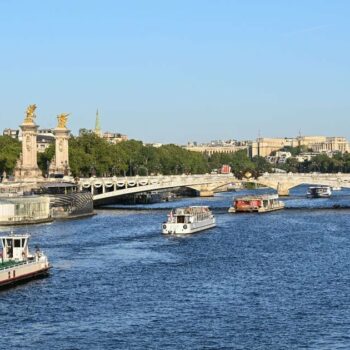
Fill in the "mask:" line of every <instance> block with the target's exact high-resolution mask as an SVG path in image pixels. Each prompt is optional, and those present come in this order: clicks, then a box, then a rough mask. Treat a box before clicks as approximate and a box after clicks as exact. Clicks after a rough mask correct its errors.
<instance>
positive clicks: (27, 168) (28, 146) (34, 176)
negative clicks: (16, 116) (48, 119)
mask: <svg viewBox="0 0 350 350" xmlns="http://www.w3.org/2000/svg"><path fill="white" fill-rule="evenodd" d="M35 109H36V105H31V106H29V107H28V108H27V111H26V114H27V116H26V118H25V119H24V122H23V124H22V125H20V128H21V129H22V153H21V157H20V159H19V160H18V161H17V165H16V168H15V179H16V180H20V181H23V180H29V181H33V180H39V179H42V173H41V170H40V169H39V167H38V162H37V141H36V137H37V134H38V128H39V126H38V125H36V124H35V122H34V119H35V117H36V116H35V113H34V112H35Z"/></svg>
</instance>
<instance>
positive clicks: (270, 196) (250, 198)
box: [234, 194, 278, 201]
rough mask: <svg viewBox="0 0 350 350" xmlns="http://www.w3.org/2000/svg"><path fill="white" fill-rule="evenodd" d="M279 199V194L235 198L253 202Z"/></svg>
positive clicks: (235, 198)
mask: <svg viewBox="0 0 350 350" xmlns="http://www.w3.org/2000/svg"><path fill="white" fill-rule="evenodd" d="M277 198H278V194H260V195H248V196H238V197H234V200H244V201H253V200H263V199H277Z"/></svg>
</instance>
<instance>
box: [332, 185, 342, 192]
mask: <svg viewBox="0 0 350 350" xmlns="http://www.w3.org/2000/svg"><path fill="white" fill-rule="evenodd" d="M332 191H341V187H340V186H334V187H332Z"/></svg>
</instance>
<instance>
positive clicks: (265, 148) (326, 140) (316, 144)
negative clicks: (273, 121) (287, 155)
mask: <svg viewBox="0 0 350 350" xmlns="http://www.w3.org/2000/svg"><path fill="white" fill-rule="evenodd" d="M300 146H304V147H305V148H307V149H308V150H310V151H312V152H314V153H332V152H340V153H345V152H349V150H350V146H349V142H348V141H347V140H346V138H345V137H326V136H299V137H296V138H287V137H286V138H265V137H263V138H258V139H257V140H256V141H255V142H252V144H251V155H252V157H254V156H261V157H268V156H270V155H271V153H272V152H276V151H279V150H281V149H283V148H285V147H300Z"/></svg>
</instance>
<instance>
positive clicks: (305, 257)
mask: <svg viewBox="0 0 350 350" xmlns="http://www.w3.org/2000/svg"><path fill="white" fill-rule="evenodd" d="M304 194H305V188H299V189H296V190H295V191H293V193H292V196H291V197H290V198H288V199H286V206H287V207H288V208H291V209H290V210H283V211H278V212H272V213H266V214H262V215H259V214H243V215H238V214H236V215H234V214H233V215H232V214H228V213H227V208H228V207H229V205H230V202H231V198H232V195H233V194H232V193H223V194H219V195H217V196H216V197H215V198H209V199H200V198H193V199H186V200H181V201H177V202H172V203H162V204H156V205H152V206H148V207H147V209H148V210H135V209H129V210H119V209H109V210H99V211H98V215H96V216H94V217H92V218H88V219H83V220H75V221H62V222H55V223H52V224H46V225H38V226H31V227H28V231H29V232H30V233H31V234H32V240H31V246H32V247H33V248H34V246H35V245H36V244H39V245H40V246H41V248H42V249H43V250H44V251H45V252H46V253H47V254H48V256H49V258H50V261H51V263H52V265H53V268H52V270H51V275H50V277H48V278H45V279H41V280H36V281H31V282H29V283H26V284H23V285H20V286H17V287H15V288H12V289H8V290H5V291H1V292H0V313H1V315H0V335H1V340H0V344H1V345H0V348H1V349H41V348H47V349H349V348H350V209H346V208H345V209H340V210H339V209H338V210H334V209H330V208H332V207H333V206H334V205H335V206H340V207H350V191H341V192H335V193H334V197H333V198H332V199H320V200H310V199H305V197H304ZM193 204H207V205H210V206H212V207H213V208H214V212H215V214H216V216H217V221H218V226H217V227H216V228H214V229H211V230H208V231H205V232H202V233H198V234H195V235H192V236H188V237H182V238H178V237H176V238H173V237H170V238H169V237H164V236H162V235H161V234H160V227H161V223H162V221H163V220H165V219H166V214H167V210H166V208H169V207H176V206H183V205H193ZM142 208H145V207H142ZM142 208H139V209H142ZM326 208H328V209H326ZM3 230H4V229H3ZM23 230H24V229H21V230H19V229H18V230H17V231H23Z"/></svg>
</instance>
